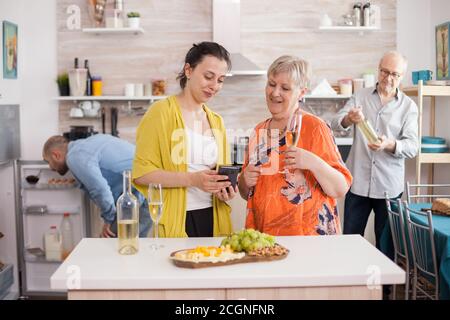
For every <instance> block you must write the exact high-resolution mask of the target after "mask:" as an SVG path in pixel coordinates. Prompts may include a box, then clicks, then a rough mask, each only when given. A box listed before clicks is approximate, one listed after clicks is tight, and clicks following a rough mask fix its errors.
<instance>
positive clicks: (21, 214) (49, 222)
mask: <svg viewBox="0 0 450 320" xmlns="http://www.w3.org/2000/svg"><path fill="white" fill-rule="evenodd" d="M18 171H19V173H18V177H19V178H18V180H19V183H20V192H19V198H18V201H17V205H18V210H17V218H18V229H19V230H18V247H19V270H20V278H21V295H22V296H24V297H28V296H59V295H60V296H64V295H65V293H64V292H56V291H54V290H52V289H51V288H50V277H51V275H52V274H53V273H54V272H55V271H56V269H57V268H58V267H59V265H60V264H61V263H62V260H63V255H62V248H61V254H60V255H56V256H55V255H54V253H55V252H54V251H52V253H53V255H51V257H52V258H50V255H49V254H48V252H47V254H46V249H47V251H48V250H50V248H49V244H48V242H47V248H46V247H45V241H44V238H45V235H46V233H48V231H49V230H50V228H51V227H52V226H53V227H54V228H55V227H56V228H55V229H57V230H58V232H60V226H61V222H62V219H63V216H64V214H65V213H66V214H67V213H69V214H70V219H71V223H72V227H73V229H72V237H73V244H74V245H76V244H77V243H78V242H79V241H80V240H81V239H82V238H84V237H86V236H87V235H88V233H89V230H90V227H89V219H86V217H87V214H88V206H87V205H86V204H87V201H88V200H87V198H86V196H85V194H84V192H83V191H82V190H80V189H79V188H78V185H77V183H76V181H75V179H74V178H73V176H71V174H70V172H68V173H67V174H66V175H64V176H59V175H58V174H57V173H56V172H53V171H51V170H50V168H49V167H48V165H47V164H46V163H45V162H43V161H19V165H18ZM30 177H34V178H32V179H30ZM36 178H37V179H36ZM36 180H37V181H36ZM30 182H31V183H30ZM53 249H54V247H53ZM55 257H56V258H55Z"/></svg>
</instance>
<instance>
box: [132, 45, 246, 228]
mask: <svg viewBox="0 0 450 320" xmlns="http://www.w3.org/2000/svg"><path fill="white" fill-rule="evenodd" d="M230 67H231V62H230V58H229V53H228V51H227V50H226V49H225V48H223V47H222V46H221V45H219V44H217V43H214V42H201V43H199V44H195V45H194V46H193V47H192V48H191V49H190V50H189V52H188V53H187V54H186V58H185V64H184V67H183V69H182V71H181V72H180V74H179V75H178V78H177V80H179V81H180V86H181V89H182V90H181V92H180V93H179V94H177V95H174V96H170V97H168V98H167V99H164V100H160V101H158V102H155V103H154V104H153V105H152V106H151V107H150V108H149V110H148V111H147V113H146V114H145V115H144V117H143V119H142V120H141V122H140V124H139V127H138V129H137V136H136V154H135V157H134V162H133V171H132V175H133V182H134V184H135V186H136V188H137V189H138V190H139V191H140V192H142V193H143V194H144V195H147V191H148V185H149V184H150V183H160V184H161V185H162V187H163V198H164V200H163V213H162V217H161V220H160V224H159V229H158V231H159V235H160V236H161V237H186V236H188V237H212V236H225V235H228V234H230V233H231V231H232V227H231V219H230V212H231V208H230V206H229V205H228V204H227V203H226V201H227V200H230V199H232V198H233V197H234V196H235V195H236V194H237V188H236V189H233V188H232V187H231V186H230V182H228V181H226V182H221V181H220V180H224V179H227V176H220V175H218V174H217V173H216V171H215V170H214V168H215V167H216V166H218V165H220V164H229V163H230V159H229V156H230V155H229V150H228V149H229V148H228V144H227V141H226V133H225V127H224V124H223V120H222V117H221V116H219V115H218V114H217V113H214V112H212V111H211V110H210V109H209V108H208V107H207V106H206V104H205V103H206V102H208V101H209V100H210V99H211V98H212V97H214V96H215V95H216V94H217V93H218V92H219V91H220V89H221V88H222V85H223V81H224V79H225V75H226V73H227V71H229V69H230Z"/></svg>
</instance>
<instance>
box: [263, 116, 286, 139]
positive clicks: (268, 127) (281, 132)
mask: <svg viewBox="0 0 450 320" xmlns="http://www.w3.org/2000/svg"><path fill="white" fill-rule="evenodd" d="M271 123H272V119H270V121H269V124H268V125H267V129H268V130H267V131H268V134H269V136H270V137H273V135H272V130H278V136H279V137H282V136H283V135H284V133H285V132H286V129H287V127H284V128H283V129H282V130H280V129H270V124H271Z"/></svg>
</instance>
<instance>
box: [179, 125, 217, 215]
mask: <svg viewBox="0 0 450 320" xmlns="http://www.w3.org/2000/svg"><path fill="white" fill-rule="evenodd" d="M186 136H187V148H188V152H187V165H188V172H197V171H202V170H211V169H214V168H215V167H216V164H217V157H218V147H217V143H216V139H215V138H214V137H213V136H204V135H202V134H199V133H197V132H194V131H193V130H192V129H190V128H187V127H186ZM212 205H213V203H212V194H211V193H209V192H205V191H202V190H200V189H198V188H196V187H188V188H187V199H186V211H191V210H199V209H204V208H209V207H212Z"/></svg>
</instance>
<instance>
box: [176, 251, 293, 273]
mask: <svg viewBox="0 0 450 320" xmlns="http://www.w3.org/2000/svg"><path fill="white" fill-rule="evenodd" d="M185 250H190V249H183V250H178V251H174V252H172V253H171V254H170V257H171V259H172V261H173V263H174V264H175V265H176V266H177V267H180V268H190V269H198V268H209V267H220V266H229V265H232V264H238V263H249V262H267V261H275V260H282V259H284V258H286V257H287V256H288V254H289V250H287V249H286V251H287V252H286V253H285V254H283V255H280V256H270V257H266V256H249V255H247V254H246V255H245V256H244V257H243V258H241V259H234V260H230V261H225V262H191V261H181V260H177V259H175V258H174V257H175V254H176V253H177V252H180V251H185Z"/></svg>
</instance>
